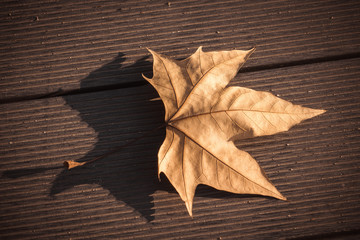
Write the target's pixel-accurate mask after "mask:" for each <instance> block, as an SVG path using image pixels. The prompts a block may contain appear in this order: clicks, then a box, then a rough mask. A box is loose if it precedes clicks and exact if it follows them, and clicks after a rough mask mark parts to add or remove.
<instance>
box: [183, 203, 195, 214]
mask: <svg viewBox="0 0 360 240" xmlns="http://www.w3.org/2000/svg"><path fill="white" fill-rule="evenodd" d="M185 205H186V209H187V210H188V213H189V215H190V217H192V216H193V215H192V202H191V201H186V202H185Z"/></svg>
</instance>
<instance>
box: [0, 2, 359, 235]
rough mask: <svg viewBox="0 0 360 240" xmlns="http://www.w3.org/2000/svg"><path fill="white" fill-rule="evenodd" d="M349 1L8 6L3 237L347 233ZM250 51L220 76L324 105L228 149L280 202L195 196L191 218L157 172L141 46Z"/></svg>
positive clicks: (155, 108)
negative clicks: (258, 169) (244, 157)
mask: <svg viewBox="0 0 360 240" xmlns="http://www.w3.org/2000/svg"><path fill="white" fill-rule="evenodd" d="M359 5H360V4H359V3H357V2H355V1H351V2H350V1H349V2H347V1H343V2H342V1H320V2H317V1H294V2H290V1H266V2H265V1H225V0H224V1H170V2H168V1H140V0H139V1H119V2H116V1H95V0H94V1H72V2H71V1H70V2H61V1H43V2H42V1H26V2H20V3H19V2H17V1H4V2H3V3H2V5H1V7H0V12H1V14H0V19H1V21H0V42H1V44H0V53H1V58H0V77H1V80H0V99H1V100H0V102H1V104H0V239H108V238H114V239H182V238H184V239H357V238H359V237H360V227H359V226H360V225H359V223H360V170H359V167H360V126H359V122H360V107H359V103H360V81H359V80H360V79H359V76H360V27H359V19H360V18H359V15H360V11H359V10H360V8H359ZM200 45H202V46H204V50H205V51H210V50H230V49H233V48H237V49H247V48H250V47H251V46H254V45H256V47H257V50H256V52H255V53H254V55H253V56H252V57H251V58H250V59H249V60H248V62H247V63H246V64H245V66H244V68H243V69H242V70H241V71H240V73H239V74H238V75H237V76H236V77H235V79H234V80H233V81H232V82H231V84H232V85H236V86H244V87H249V88H252V89H255V90H262V91H270V92H272V93H273V94H275V95H278V96H280V97H281V98H283V99H285V100H289V101H291V102H293V103H296V104H301V105H304V106H307V107H312V108H318V109H326V110H327V112H326V113H325V114H323V115H320V116H318V117H316V118H313V119H310V120H307V121H305V122H303V123H301V124H299V125H297V126H296V127H294V128H292V129H291V130H290V131H288V132H285V133H281V134H277V135H273V136H267V137H259V138H254V139H249V140H246V141H240V142H237V143H236V144H237V146H238V147H239V148H241V149H243V150H245V151H248V152H249V153H250V154H251V155H252V156H253V157H254V158H255V159H256V160H257V161H258V162H259V164H260V165H261V166H262V167H263V169H264V171H265V172H266V173H267V175H268V177H269V179H270V180H271V181H272V182H273V183H274V185H275V186H276V187H277V188H278V189H279V191H280V192H281V193H282V194H283V195H285V196H286V197H287V198H288V201H280V200H276V199H273V198H264V197H259V196H243V195H235V194H231V193H225V192H220V191H217V190H215V189H212V188H210V187H206V186H200V187H199V188H198V189H197V192H196V196H195V199H194V210H193V214H194V218H191V217H189V216H188V213H187V212H186V208H185V205H184V203H183V202H182V200H181V199H180V197H179V196H178V194H177V193H176V192H175V190H174V189H173V187H172V186H171V184H170V183H169V182H168V181H167V180H166V178H165V177H164V176H162V178H161V179H162V181H161V182H159V181H158V179H157V151H158V148H159V146H160V145H161V143H162V141H163V139H164V135H165V130H164V129H158V130H156V131H154V132H153V133H152V134H150V135H147V136H146V137H143V138H141V139H140V140H138V141H137V142H135V143H133V144H131V145H129V146H127V147H125V148H124V149H122V151H120V152H118V153H116V154H113V155H111V156H108V157H106V158H105V159H103V160H100V161H99V162H96V163H93V164H89V165H86V166H84V167H80V168H75V169H73V170H71V171H67V170H64V168H63V167H62V163H63V161H66V160H77V161H86V160H90V159H92V158H94V157H96V156H98V155H101V154H104V153H106V152H107V151H109V150H111V149H113V148H114V147H116V146H119V145H124V144H126V143H127V142H129V141H131V140H132V139H134V138H138V137H141V136H142V135H143V134H144V133H146V132H149V131H151V130H153V129H156V128H157V127H158V126H160V125H161V124H162V123H163V117H164V109H163V105H162V103H161V101H160V100H158V99H157V98H158V95H157V93H156V92H155V90H154V89H153V88H152V87H151V86H150V85H149V84H147V82H146V81H145V80H143V79H142V77H141V73H145V75H148V76H151V75H152V71H151V70H152V60H151V57H150V55H149V53H148V52H147V50H146V48H145V47H149V48H152V49H154V50H156V51H159V52H161V53H164V54H168V55H170V56H172V57H175V58H184V57H187V56H188V55H190V54H191V53H193V52H194V51H195V50H196V48H197V47H198V46H200Z"/></svg>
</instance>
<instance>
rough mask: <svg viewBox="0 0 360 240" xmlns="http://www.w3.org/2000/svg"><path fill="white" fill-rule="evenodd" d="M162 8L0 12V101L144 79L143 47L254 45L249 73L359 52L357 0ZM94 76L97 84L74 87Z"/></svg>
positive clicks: (140, 4) (42, 6)
mask: <svg viewBox="0 0 360 240" xmlns="http://www.w3.org/2000/svg"><path fill="white" fill-rule="evenodd" d="M166 3H167V2H166V1H165V2H164V1H154V2H152V1H126V2H118V3H117V2H113V1H83V2H82V1H76V2H68V3H63V2H57V1H54V2H50V3H48V2H47V1H45V2H43V3H42V2H41V1H34V2H33V3H31V1H28V2H27V3H17V2H9V3H4V4H3V7H2V9H1V10H2V11H1V18H0V20H1V21H0V42H1V43H2V44H1V46H0V51H1V56H2V58H1V60H0V64H1V65H0V66H1V69H0V74H1V88H0V99H15V100H17V99H19V97H25V96H27V97H29V96H33V97H39V96H41V95H43V94H49V93H54V92H57V91H59V90H60V89H61V91H71V90H74V89H80V88H81V89H84V88H91V87H99V86H109V85H119V84H126V83H132V84H134V83H135V82H137V83H138V82H139V81H140V80H139V79H138V78H136V77H135V76H134V74H135V75H136V73H139V72H144V71H146V72H151V65H150V64H149V63H146V62H144V61H142V60H144V59H143V58H144V57H147V56H149V53H148V52H147V50H146V49H145V48H146V47H148V48H152V49H154V50H157V51H160V52H164V53H168V54H169V55H171V56H173V57H176V58H183V57H187V56H188V55H189V54H191V53H193V52H194V51H195V50H196V48H197V47H198V46H200V45H203V46H204V49H205V50H219V49H222V50H227V49H233V48H237V49H249V48H250V47H252V46H256V47H257V48H258V50H257V52H256V54H255V55H254V56H253V59H252V61H251V62H249V64H247V65H246V66H247V67H259V66H264V65H265V66H266V65H274V64H275V65H276V64H283V63H286V62H296V61H304V60H311V59H312V60H314V59H318V58H325V57H335V58H346V57H349V56H353V55H354V54H357V53H360V30H359V28H358V27H357V25H359V24H360V20H359V19H360V11H358V10H359V9H360V3H359V2H356V1H344V2H341V1H322V2H319V3H316V1H308V2H307V1H297V2H288V1H259V2H258V1H233V0H232V1H225V0H224V1H196V2H193V1H171V2H170V6H168V4H166ZM112 60H113V61H114V62H113V64H110V65H109V64H108V63H109V62H111V61H112ZM105 64H108V65H107V67H106V68H105V69H104V68H102V69H99V68H100V67H101V66H103V65H105ZM120 67H122V70H121V71H120V72H119V68H120ZM94 69H99V72H98V73H97V75H96V76H93V77H92V78H88V79H87V80H86V81H82V82H80V80H81V79H83V78H85V77H86V76H87V75H88V74H89V73H91V72H92V71H94ZM121 72H122V74H121V75H122V78H119V74H120V73H121ZM124 73H125V74H124ZM110 88H111V87H110Z"/></svg>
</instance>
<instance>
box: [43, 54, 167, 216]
mask: <svg viewBox="0 0 360 240" xmlns="http://www.w3.org/2000/svg"><path fill="white" fill-rule="evenodd" d="M124 60H125V57H124V54H122V53H119V54H118V56H117V57H116V58H115V59H114V60H113V61H111V62H109V63H108V64H105V65H104V66H102V67H101V68H99V69H97V70H95V71H93V72H91V73H90V74H89V75H88V76H87V77H86V78H84V79H82V80H81V88H87V87H89V86H90V87H91V85H92V82H95V81H102V80H104V79H105V80H106V81H110V82H120V83H121V84H122V83H123V82H126V83H125V84H124V85H121V86H120V90H119V91H116V90H115V93H114V92H113V93H111V91H112V90H110V91H103V92H101V91H98V92H96V93H95V94H96V96H97V98H96V103H94V105H93V106H91V109H92V110H91V112H90V111H89V104H86V103H85V104H84V102H79V101H78V98H77V97H74V96H69V97H65V100H66V102H67V104H68V105H70V106H71V107H72V108H73V109H76V110H77V111H78V112H79V113H80V117H81V119H82V120H83V121H84V122H86V123H87V124H88V125H89V126H90V127H91V128H93V129H94V130H95V132H96V133H97V142H96V145H95V147H94V149H93V150H91V151H90V152H89V153H88V154H87V155H86V156H84V157H83V158H81V159H77V161H78V162H82V161H87V160H90V159H92V158H93V157H95V156H98V155H101V154H104V153H106V152H107V151H109V150H111V149H113V148H114V147H117V146H118V145H117V144H119V145H120V146H121V145H124V144H126V142H128V141H130V140H132V139H133V138H136V137H139V136H141V134H142V133H144V132H148V131H151V130H152V128H151V125H155V126H156V124H157V123H161V122H162V121H163V119H162V116H163V114H162V112H161V111H162V110H161V107H162V106H161V103H160V102H149V99H151V98H154V97H157V94H156V92H155V91H154V90H153V89H152V88H151V86H150V85H148V84H147V83H146V82H145V80H144V79H143V78H142V76H141V73H142V72H148V71H151V70H152V64H151V63H150V62H148V61H147V56H146V57H143V58H141V59H139V60H138V61H136V62H135V63H134V64H132V65H130V66H127V67H122V63H123V62H124ZM142 81H143V82H142ZM132 83H141V84H142V83H143V85H144V86H143V87H141V88H144V90H142V94H141V96H138V95H136V90H135V91H134V88H132V89H131V87H132V86H133V84H132ZM126 84H127V85H128V86H126ZM141 84H140V85H141ZM135 86H136V85H135ZM128 87H130V88H128ZM137 88H139V87H137ZM127 89H129V92H130V93H127ZM100 90H101V89H100ZM95 94H94V95H95ZM117 94H120V95H121V94H123V95H124V96H117ZM88 95H91V94H88ZM85 102H86V101H85ZM129 102H137V104H138V105H139V107H137V106H136V107H135V108H131V107H126V105H127V104H128V103H129ZM94 106H95V107H94ZM120 106H125V107H120ZM144 106H146V107H147V108H149V109H151V111H142V109H143V107H144ZM104 108H106V111H104ZM139 111H142V113H141V118H142V120H139V119H138V115H139V114H138V112H139ZM98 113H101V116H99V114H98ZM99 118H100V119H101V121H99V120H98V119H99ZM142 122H146V123H147V124H141V123H142ZM104 126H105V127H104ZM110 128H111V129H110ZM128 129H132V130H130V131H129V130H128ZM161 130H162V129H160V130H159V131H158V132H162V131H161ZM134 132H139V134H136V135H134ZM160 135H161V134H160V133H159V134H158V135H157V137H151V141H152V142H153V143H154V144H148V141H149V139H141V140H139V141H137V142H136V143H135V144H131V145H130V146H128V147H125V148H124V149H122V150H121V151H120V152H119V153H115V154H113V155H111V156H109V157H106V158H104V159H102V160H100V161H98V162H95V163H93V164H89V165H88V166H83V167H78V168H74V169H71V170H70V171H69V170H63V171H62V172H61V173H60V174H59V175H58V176H57V177H56V179H55V180H54V181H53V185H52V188H51V190H50V195H51V196H54V195H56V194H58V193H60V192H63V191H65V190H67V189H69V188H72V187H74V186H75V185H81V184H98V185H100V186H102V187H103V188H104V189H107V190H108V191H109V193H110V194H111V195H112V196H114V197H115V198H116V199H117V200H119V201H122V202H124V203H125V204H127V205H128V206H130V207H131V208H133V209H135V210H136V211H137V212H139V213H140V214H141V215H142V216H143V217H144V218H145V219H146V220H147V221H152V220H153V219H154V204H153V197H152V194H153V193H154V192H155V191H156V190H157V189H158V188H159V183H158V180H157V174H156V172H157V161H156V159H157V157H156V156H157V151H158V146H159V145H160V144H161V141H162V140H161V138H162V136H160ZM144 145H145V146H146V148H145V149H144Z"/></svg>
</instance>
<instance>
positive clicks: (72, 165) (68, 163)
mask: <svg viewBox="0 0 360 240" xmlns="http://www.w3.org/2000/svg"><path fill="white" fill-rule="evenodd" d="M165 126H167V123H163V124H161V125H160V126H158V127H156V128H154V129H152V130H150V131H147V132H145V133H144V134H143V135H142V136H139V137H137V138H134V139H132V140H130V141H129V142H127V143H125V144H124V145H121V146H118V147H115V148H113V149H112V150H110V151H108V152H107V153H105V154H103V155H100V156H97V157H95V158H93V159H91V160H89V161H86V162H76V161H72V160H70V161H64V166H65V167H66V168H67V169H68V170H70V169H72V168H75V167H78V166H83V165H86V164H89V163H92V162H95V161H98V160H100V159H103V158H105V157H107V156H110V155H112V154H114V153H117V152H119V151H121V150H122V149H123V148H126V147H128V146H129V145H130V144H133V143H135V142H137V141H139V140H140V139H143V138H145V137H147V136H149V135H150V134H151V133H153V132H155V131H157V130H158V129H160V128H163V127H165Z"/></svg>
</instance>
